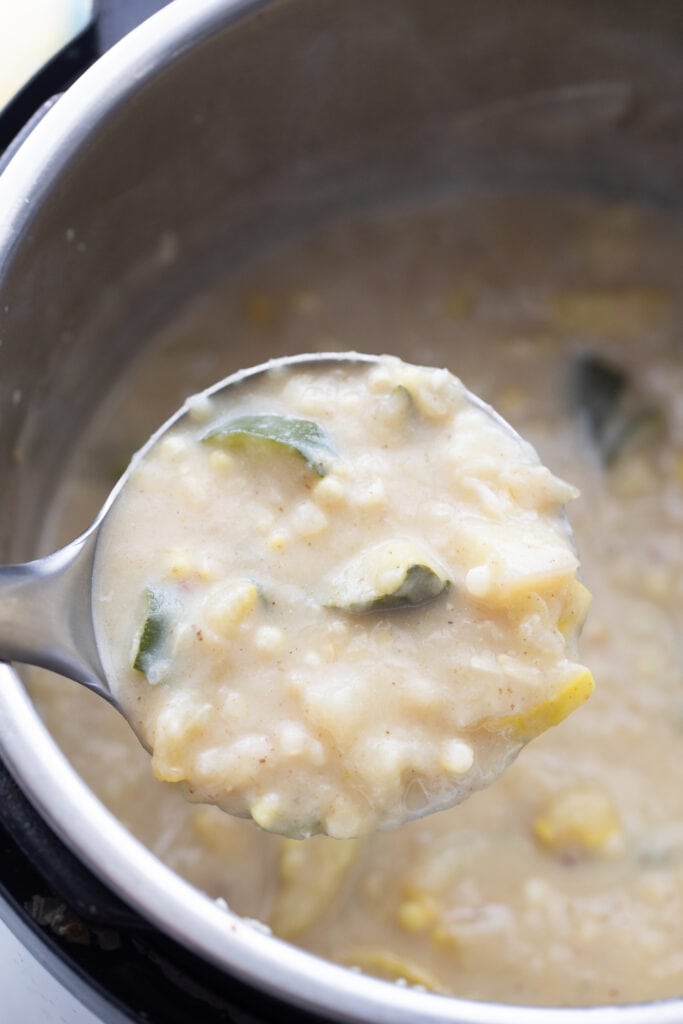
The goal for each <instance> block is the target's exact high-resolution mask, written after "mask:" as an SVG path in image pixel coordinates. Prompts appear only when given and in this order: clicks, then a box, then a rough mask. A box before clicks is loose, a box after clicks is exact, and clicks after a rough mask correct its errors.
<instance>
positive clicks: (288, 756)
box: [94, 357, 593, 838]
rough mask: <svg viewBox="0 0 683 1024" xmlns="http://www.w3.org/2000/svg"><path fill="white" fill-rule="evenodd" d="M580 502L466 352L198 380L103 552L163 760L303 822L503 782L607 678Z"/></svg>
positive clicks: (99, 571) (273, 817) (378, 818)
mask: <svg viewBox="0 0 683 1024" xmlns="http://www.w3.org/2000/svg"><path fill="white" fill-rule="evenodd" d="M575 496H576V492H575V490H574V488H573V487H571V486H570V485H568V484H566V483H564V482H563V481H561V480H559V479H558V478H557V477H554V476H553V475H552V474H551V473H550V471H549V470H548V469H546V468H545V467H544V466H543V465H541V463H540V461H539V459H538V456H537V455H536V453H535V452H534V450H533V449H532V448H531V447H530V446H529V445H527V444H526V443H524V442H523V441H522V440H521V439H520V438H519V437H517V435H515V433H514V432H513V431H512V430H511V429H510V428H509V427H507V425H506V424H505V423H504V422H503V421H502V420H500V419H499V418H498V417H496V415H495V414H494V413H493V412H492V410H490V409H489V408H488V407H486V406H484V405H483V404H482V403H477V402H476V401H475V400H474V399H473V397H471V396H470V395H469V394H468V392H467V390H466V389H465V388H464V386H463V385H462V383H461V382H460V381H459V380H458V379H457V378H455V377H453V376H452V375H451V374H450V373H448V371H446V370H437V369H429V368H425V367H417V366H412V365H409V364H407V363H404V362H402V361H401V360H399V359H396V358H391V357H383V358H380V359H378V360H377V362H376V363H372V362H370V363H368V362H353V361H339V360H337V361H336V363H335V362H334V361H330V362H328V361H327V360H325V361H324V362H323V363H321V364H318V366H317V367H316V366H315V365H314V364H311V363H309V364H306V363H302V364H298V365H292V366H289V367H279V368H277V367H271V368H269V369H267V370H265V371H264V372H263V373H261V374H259V375H256V376H254V377H252V378H251V379H250V378H248V377H247V378H246V379H245V380H242V381H241V382H240V383H239V384H237V385H233V386H232V387H228V388H226V389H225V391H224V392H222V391H220V390H219V391H217V392H215V393H214V394H206V393H204V394H202V395H199V396H196V397H195V398H194V399H192V400H191V401H190V403H189V412H188V414H187V415H186V416H185V417H184V418H183V420H181V423H180V425H178V426H176V427H174V428H172V429H171V430H170V431H169V432H168V433H167V434H165V436H164V437H163V438H162V440H161V441H160V442H158V443H157V445H156V446H155V447H154V448H152V450H151V451H150V452H149V453H147V454H146V455H144V457H142V458H141V459H139V460H138V461H137V464H136V465H135V468H134V469H133V472H132V474H131V476H130V478H129V480H128V482H127V483H126V487H125V488H124V490H123V492H122V494H121V496H120V497H119V498H118V499H117V501H116V503H115V505H114V508H113V510H112V511H111V513H110V514H109V516H108V518H107V521H106V525H105V527H104V532H103V537H102V540H101V541H100V544H99V547H98V555H97V559H96V564H95V599H94V607H95V615H96V623H97V626H98V635H99V643H100V649H101V651H102V653H103V658H104V664H105V666H106V669H107V675H108V678H109V679H110V680H111V685H112V689H113V692H114V695H115V697H116V699H117V701H118V703H119V705H120V706H121V707H122V708H123V710H124V713H125V714H126V716H127V717H128V718H129V720H130V721H131V722H132V724H133V726H134V728H135V730H136V732H137V733H138V735H139V736H140V737H141V739H142V741H143V743H144V744H145V745H146V746H147V747H149V748H150V749H151V751H152V767H153V770H154V774H155V775H156V777H157V778H158V779H161V780H163V781H166V782H173V783H176V782H180V783H182V784H183V788H184V791H185V792H186V794H188V795H189V796H190V797H191V798H192V799H193V800H199V801H202V802H205V803H213V804H217V805H219V806H220V807H222V808H223V809H224V810H226V811H229V812H231V813H233V814H238V815H242V816H245V815H251V817H253V819H254V820H255V821H256V822H257V824H258V825H260V826H261V827H262V828H265V829H269V830H271V831H275V832H283V833H285V834H289V835H293V836H297V837H300V838H302V837H306V836H310V835H312V834H314V833H316V832H325V833H327V834H329V835H331V836H334V837H336V838H349V837H352V836H355V835H360V834H363V833H366V832H369V831H372V830H373V829H375V828H377V827H385V826H393V825H397V824H400V823H401V822H402V821H404V820H406V819H408V818H411V817H415V816H417V815H420V814H424V813H426V812H428V811H430V810H438V809H442V808H443V807H445V806H448V805H450V804H453V803H455V802H458V801H460V800H461V799H463V798H464V797H465V796H467V795H468V794H469V793H470V792H472V790H474V789H479V788H480V787H482V786H484V785H488V784H489V783H490V782H491V781H493V779H495V778H496V777H497V776H498V775H499V774H500V773H501V771H502V770H503V769H504V768H505V767H506V765H507V764H508V763H509V762H510V761H511V759H512V758H513V757H514V756H515V755H516V754H517V753H518V751H519V749H520V747H521V746H522V745H523V744H524V743H525V742H526V741H527V740H529V739H531V738H532V737H533V736H535V735H537V734H538V733H540V732H542V731H544V730H545V729H546V728H548V727H549V726H550V725H554V724H557V722H559V721H561V720H562V719H563V718H564V717H565V716H566V715H567V714H569V712H570V711H572V710H573V709H574V708H575V707H577V706H578V705H579V704H581V703H582V702H583V701H584V700H585V699H586V697H588V696H589V694H590V693H591V691H592V689H593V680H592V677H591V675H590V673H589V672H588V670H587V669H585V668H583V667H582V666H581V665H579V664H577V663H576V662H575V661H574V660H572V658H573V654H574V652H573V648H574V646H575V639H576V634H577V631H578V629H579V628H580V626H581V625H582V623H583V619H584V616H585V612H586V610H587V605H588V592H587V590H586V588H585V587H584V586H583V585H582V584H581V583H580V582H578V580H577V579H576V575H575V573H576V569H577V565H578V563H577V559H576V556H575V554H574V551H573V549H572V545H571V542H570V536H569V531H568V527H567V525H566V522H565V521H564V519H563V518H562V517H561V514H560V513H561V508H562V505H563V504H564V502H566V501H568V500H569V499H571V498H574V497H575Z"/></svg>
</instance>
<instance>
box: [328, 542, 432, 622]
mask: <svg viewBox="0 0 683 1024" xmlns="http://www.w3.org/2000/svg"><path fill="white" fill-rule="evenodd" d="M449 586H450V580H449V579H448V576H447V574H446V573H445V571H444V569H443V567H442V566H441V565H440V564H439V562H438V561H437V559H435V558H434V556H433V555H431V554H430V552H429V551H427V550H426V549H425V548H424V547H422V546H421V545H419V544H415V543H413V542H412V541H405V540H397V541H387V542H385V543H383V544H379V545H378V546H377V547H374V548H371V549H370V550H368V551H364V552H363V553H362V554H361V555H359V556H358V557H357V558H355V559H354V560H353V561H352V562H350V563H349V564H348V565H347V566H345V567H344V568H343V569H342V570H341V571H340V572H339V573H338V574H337V576H336V577H335V578H334V579H333V580H332V581H331V586H330V593H329V597H328V600H327V601H326V602H325V604H326V605H327V607H328V608H336V609H338V610H340V611H346V612H350V613H352V614H354V615H362V614H364V613H366V612H381V611H393V610H396V609H401V608H404V609H405V608H416V607H418V606H420V605H423V604H427V602H429V601H434V600H435V599H436V598H437V597H440V595H441V594H443V593H444V592H445V591H446V590H447V589H448V587H449Z"/></svg>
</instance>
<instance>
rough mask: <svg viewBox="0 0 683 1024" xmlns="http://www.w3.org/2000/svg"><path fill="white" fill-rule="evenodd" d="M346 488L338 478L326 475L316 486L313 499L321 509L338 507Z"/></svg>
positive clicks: (331, 474)
mask: <svg viewBox="0 0 683 1024" xmlns="http://www.w3.org/2000/svg"><path fill="white" fill-rule="evenodd" d="M345 494H346V488H345V487H344V484H343V483H342V482H341V480H340V479H339V477H338V476H336V475H335V474H333V473H328V475H327V476H326V477H323V479H322V480H321V481H320V482H319V483H318V484H316V486H315V490H314V491H313V498H314V499H315V501H317V502H318V504H319V505H322V506H323V508H327V507H331V506H334V505H339V504H340V503H341V502H342V501H343V500H344V497H345Z"/></svg>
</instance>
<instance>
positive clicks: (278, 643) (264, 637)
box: [254, 626, 285, 654]
mask: <svg viewBox="0 0 683 1024" xmlns="http://www.w3.org/2000/svg"><path fill="white" fill-rule="evenodd" d="M284 642H285V634H284V633H283V632H282V630H281V629H278V628H277V626H261V628H260V629H258V630H257V631H256V636H255V637H254V643H255V645H256V649H257V650H258V651H260V652H261V653H262V654H277V653H278V651H280V650H281V649H282V647H283V646H284Z"/></svg>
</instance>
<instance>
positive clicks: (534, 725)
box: [482, 668, 595, 743]
mask: <svg viewBox="0 0 683 1024" xmlns="http://www.w3.org/2000/svg"><path fill="white" fill-rule="evenodd" d="M594 689H595V680H594V679H593V676H592V675H591V673H590V672H589V671H588V669H587V668H584V669H581V670H580V671H579V672H578V673H577V674H576V675H575V676H574V678H573V679H571V680H570V681H569V682H568V683H567V684H566V685H565V686H563V687H562V689H561V690H560V691H559V692H558V693H556V694H555V695H554V696H553V697H550V698H549V700H544V701H543V702H542V703H541V704H537V705H536V707H535V708H532V709H531V711H525V712H523V713H522V714H519V715H507V716H506V717H505V718H488V719H486V720H485V721H484V722H483V723H482V725H483V727H484V729H488V731H489V732H506V733H508V735H512V736H514V738H515V739H518V740H520V742H522V743H526V742H528V740H532V739H533V738H534V737H535V736H540V735H541V733H542V732H545V731H546V729H550V727H551V726H553V725H559V724H560V722H561V721H562V720H563V719H565V718H566V717H567V715H570V714H571V713H572V711H575V710H576V708H578V707H579V706H580V705H581V704H583V702H584V701H585V700H588V698H589V697H590V695H591V693H592V692H593V690H594Z"/></svg>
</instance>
